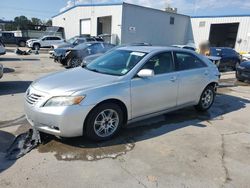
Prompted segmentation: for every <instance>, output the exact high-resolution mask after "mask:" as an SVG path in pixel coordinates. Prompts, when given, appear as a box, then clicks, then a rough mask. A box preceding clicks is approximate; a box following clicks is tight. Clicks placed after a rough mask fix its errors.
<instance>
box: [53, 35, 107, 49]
mask: <svg viewBox="0 0 250 188" xmlns="http://www.w3.org/2000/svg"><path fill="white" fill-rule="evenodd" d="M95 41H98V42H104V41H103V39H101V38H98V37H86V36H75V37H72V38H70V39H69V40H67V41H65V42H62V43H59V44H54V45H53V46H52V48H53V49H57V48H74V47H75V46H77V45H79V44H82V43H84V42H95Z"/></svg>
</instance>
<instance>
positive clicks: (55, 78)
mask: <svg viewBox="0 0 250 188" xmlns="http://www.w3.org/2000/svg"><path fill="white" fill-rule="evenodd" d="M118 80H119V77H117V76H112V75H106V74H100V73H96V72H92V71H89V70H87V69H84V68H82V67H78V68H75V69H71V70H66V71H62V72H57V73H54V74H50V75H48V76H45V77H42V78H40V79H38V80H36V81H34V82H33V83H32V87H34V88H35V89H36V90H39V91H42V92H45V93H49V94H51V95H71V94H73V93H74V92H77V91H82V90H87V89H90V88H95V87H99V86H103V85H109V84H111V83H113V82H116V81H118Z"/></svg>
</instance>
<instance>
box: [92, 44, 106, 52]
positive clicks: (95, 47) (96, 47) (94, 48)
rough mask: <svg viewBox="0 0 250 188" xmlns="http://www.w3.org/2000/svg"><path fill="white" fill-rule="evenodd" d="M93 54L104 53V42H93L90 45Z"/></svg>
mask: <svg viewBox="0 0 250 188" xmlns="http://www.w3.org/2000/svg"><path fill="white" fill-rule="evenodd" d="M89 49H90V50H91V53H92V54H97V53H102V51H103V45H102V44H93V45H91V46H90V47H89Z"/></svg>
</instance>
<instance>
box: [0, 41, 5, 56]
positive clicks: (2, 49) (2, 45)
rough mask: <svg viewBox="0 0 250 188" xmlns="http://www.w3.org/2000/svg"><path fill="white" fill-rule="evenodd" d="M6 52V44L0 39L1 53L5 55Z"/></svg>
mask: <svg viewBox="0 0 250 188" xmlns="http://www.w3.org/2000/svg"><path fill="white" fill-rule="evenodd" d="M5 53H6V50H5V46H4V44H3V43H2V42H1V41H0V55H4V54H5Z"/></svg>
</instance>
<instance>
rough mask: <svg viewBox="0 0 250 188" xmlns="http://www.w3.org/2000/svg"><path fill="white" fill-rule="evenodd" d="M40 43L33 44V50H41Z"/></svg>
mask: <svg viewBox="0 0 250 188" xmlns="http://www.w3.org/2000/svg"><path fill="white" fill-rule="evenodd" d="M40 47H41V46H40V44H34V45H33V50H40Z"/></svg>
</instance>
